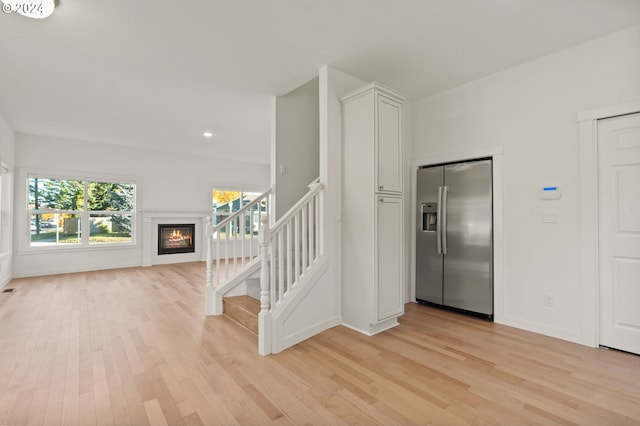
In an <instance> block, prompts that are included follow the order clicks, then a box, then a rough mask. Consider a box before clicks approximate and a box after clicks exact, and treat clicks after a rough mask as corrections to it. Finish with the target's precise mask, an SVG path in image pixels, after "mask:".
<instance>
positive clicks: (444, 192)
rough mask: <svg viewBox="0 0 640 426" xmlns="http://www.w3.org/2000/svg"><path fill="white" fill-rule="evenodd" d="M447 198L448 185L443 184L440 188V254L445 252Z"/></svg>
mask: <svg viewBox="0 0 640 426" xmlns="http://www.w3.org/2000/svg"><path fill="white" fill-rule="evenodd" d="M448 198H449V187H448V186H445V187H444V188H443V190H442V229H441V230H440V235H441V236H442V254H447V199H448Z"/></svg>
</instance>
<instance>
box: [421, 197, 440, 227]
mask: <svg viewBox="0 0 640 426" xmlns="http://www.w3.org/2000/svg"><path fill="white" fill-rule="evenodd" d="M420 211H421V212H422V231H423V232H436V227H437V226H438V203H435V202H432V203H422V206H421V208H420Z"/></svg>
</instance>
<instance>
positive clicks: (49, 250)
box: [17, 244, 142, 256]
mask: <svg viewBox="0 0 640 426" xmlns="http://www.w3.org/2000/svg"><path fill="white" fill-rule="evenodd" d="M141 248H142V246H141V245H140V244H104V245H100V246H80V247H34V248H29V249H27V250H22V251H19V252H18V253H17V254H19V255H21V256H22V255H37V254H55V253H67V254H68V253H78V252H98V251H105V250H140V249H141Z"/></svg>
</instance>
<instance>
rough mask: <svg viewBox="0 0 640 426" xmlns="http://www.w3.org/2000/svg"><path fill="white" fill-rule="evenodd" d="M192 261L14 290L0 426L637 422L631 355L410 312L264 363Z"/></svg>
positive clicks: (2, 367)
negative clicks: (211, 309) (218, 308)
mask: <svg viewBox="0 0 640 426" xmlns="http://www.w3.org/2000/svg"><path fill="white" fill-rule="evenodd" d="M204 282H205V267H204V264H203V263H201V262H194V263H185V264H177V265H159V266H152V267H148V268H128V269H115V270H109V271H95V272H86V273H78V274H62V275H55V276H46V277H34V278H20V279H16V280H13V281H12V282H11V283H10V287H12V288H15V290H14V292H12V293H6V294H5V293H0V360H1V362H0V424H15V425H23V424H29V425H41V424H45V425H49V424H51V425H65V426H66V425H73V424H77V425H87V426H93V425H113V424H118V425H127V424H128V425H141V426H145V425H154V424H158V425H162V424H171V425H173V424H175V425H219V424H229V425H231V424H259V425H262V424H289V425H291V424H296V425H297V424H319V425H327V424H332V425H333V424H359V425H369V424H379V425H387V424H394V425H395V424H402V425H406V424H429V423H431V424H453V425H458V424H504V425H512V424H517V425H519V424H534V425H547V424H567V425H569V424H579V425H601V424H615V425H617V424H626V425H640V357H639V356H635V355H631V354H627V353H623V352H618V351H613V350H604V349H593V348H587V347H584V346H580V345H576V344H573V343H570V342H565V341H561V340H558V339H552V338H548V337H545V336H541V335H537V334H533V333H528V332H525V331H522V330H517V329H514V328H511V327H506V326H502V325H499V324H495V323H491V322H487V321H484V320H480V319H477V318H472V317H467V316H462V315H458V314H455V313H452V312H447V311H443V310H438V309H434V308H429V307H424V306H419V305H415V304H408V305H406V307H405V310H406V313H405V315H404V316H403V317H401V318H400V326H398V327H395V328H393V329H391V330H388V331H386V332H383V333H381V334H378V335H376V336H372V337H368V336H364V335H362V334H359V333H357V332H355V331H353V330H351V329H347V328H345V327H340V326H338V327H334V328H332V329H330V330H327V331H325V332H324V333H321V334H320V335H318V336H315V337H313V338H311V339H309V340H306V341H304V342H302V343H300V344H298V345H296V346H295V347H293V348H290V349H288V350H286V351H284V352H282V353H280V354H275V355H272V356H268V357H261V356H260V355H258V353H257V340H256V336H255V335H253V334H251V333H250V332H248V331H247V330H246V329H244V328H243V327H242V326H240V325H238V324H237V323H235V322H234V321H232V320H230V319H229V318H226V317H224V316H220V317H207V316H206V315H205V314H204V292H205V288H204Z"/></svg>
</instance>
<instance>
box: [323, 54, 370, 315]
mask: <svg viewBox="0 0 640 426" xmlns="http://www.w3.org/2000/svg"><path fill="white" fill-rule="evenodd" d="M365 84H367V82H365V81H363V80H360V79H358V78H356V77H354V76H352V75H349V74H347V73H345V72H343V71H341V70H339V69H337V68H334V67H331V66H324V67H322V68H321V69H320V182H321V183H322V185H323V186H324V188H325V195H324V212H323V214H324V218H325V220H324V223H325V229H324V250H325V253H326V254H327V256H328V257H329V267H328V270H327V272H326V273H325V274H324V276H323V277H322V279H321V280H320V282H319V283H318V284H317V285H318V286H320V287H321V288H323V289H324V293H323V294H325V295H326V296H325V297H327V300H328V302H329V304H328V305H327V306H328V311H327V318H329V317H333V316H334V315H338V316H340V317H341V318H342V316H343V315H344V313H343V312H342V288H343V285H344V283H343V282H342V223H341V215H342V212H341V210H342V105H341V103H340V97H341V96H342V95H344V94H346V93H348V92H350V91H352V90H355V89H357V88H359V87H361V86H364V85H365Z"/></svg>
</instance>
